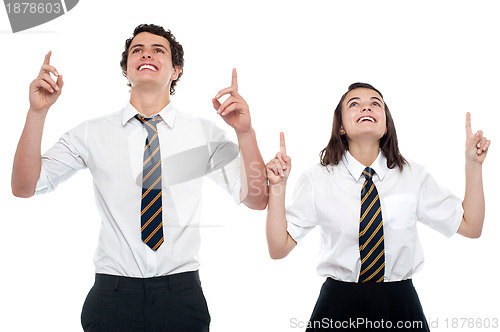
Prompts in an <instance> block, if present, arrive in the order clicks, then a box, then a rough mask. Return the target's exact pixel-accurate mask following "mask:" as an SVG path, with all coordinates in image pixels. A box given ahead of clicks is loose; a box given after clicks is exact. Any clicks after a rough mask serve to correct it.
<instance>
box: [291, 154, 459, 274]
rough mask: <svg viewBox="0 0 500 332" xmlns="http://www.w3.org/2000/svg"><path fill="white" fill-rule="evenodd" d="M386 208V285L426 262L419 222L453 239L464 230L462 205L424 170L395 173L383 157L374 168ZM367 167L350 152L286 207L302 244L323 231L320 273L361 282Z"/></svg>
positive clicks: (310, 177)
mask: <svg viewBox="0 0 500 332" xmlns="http://www.w3.org/2000/svg"><path fill="white" fill-rule="evenodd" d="M370 167H371V168H373V169H374V170H375V172H376V173H375V175H374V176H373V182H374V183H375V186H376V187H377V190H378V193H379V196H380V201H381V205H382V219H383V222H384V246H385V278H384V281H386V282H387V281H399V280H405V279H408V278H411V277H412V276H413V274H414V273H415V272H417V271H418V270H420V268H421V267H422V264H423V262H424V255H423V250H422V247H421V244H420V240H419V237H418V232H417V221H420V222H422V223H423V224H425V225H427V226H429V227H432V228H433V229H435V230H437V231H438V232H440V233H442V234H444V235H445V236H447V237H450V236H452V235H453V234H455V233H456V232H457V230H458V227H459V226H460V223H461V221H462V216H463V208H462V201H461V200H460V199H459V198H458V197H456V196H454V195H453V194H451V193H450V192H449V191H448V190H447V189H445V188H443V187H441V186H440V185H439V184H438V183H437V182H436V181H435V180H434V178H432V176H430V175H429V174H428V173H427V172H426V170H425V168H424V167H422V166H421V165H418V164H416V163H413V162H409V165H405V166H404V168H403V171H402V172H401V171H400V170H399V168H398V167H395V168H393V169H389V168H388V167H387V159H386V158H385V156H384V155H383V153H382V152H379V155H378V157H377V159H376V160H375V161H374V162H373V164H372V165H371V166H370ZM364 169H365V166H364V165H362V164H361V163H360V162H358V161H357V160H356V159H355V158H354V157H353V156H352V155H351V154H350V153H349V152H348V151H347V152H346V153H345V155H344V157H343V159H342V161H341V162H340V163H339V164H338V165H336V166H333V167H332V166H327V167H325V166H321V165H319V164H318V165H316V166H314V167H312V168H310V169H309V170H307V171H306V172H304V173H303V174H302V176H301V177H300V179H299V181H298V183H297V185H296V188H295V193H294V197H293V201H292V204H291V205H290V206H288V207H287V208H286V220H287V224H288V227H287V229H288V233H289V234H290V235H291V237H292V238H293V239H294V240H295V241H297V242H299V241H300V240H301V239H303V238H304V236H305V235H306V234H307V233H308V232H309V231H310V230H311V229H313V228H314V227H316V226H319V227H320V232H321V253H320V263H319V265H318V268H317V271H318V274H319V275H321V276H324V277H332V278H333V279H337V280H341V281H347V282H357V280H358V276H359V272H360V267H361V260H360V256H359V243H358V237H359V218H360V206H361V187H362V186H363V183H364V181H365V178H364V177H363V176H362V175H361V173H362V171H363V170H364Z"/></svg>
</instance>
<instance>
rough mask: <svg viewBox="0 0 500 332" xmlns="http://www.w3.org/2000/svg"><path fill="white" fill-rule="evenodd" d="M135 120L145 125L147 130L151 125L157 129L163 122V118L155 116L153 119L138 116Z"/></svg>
mask: <svg viewBox="0 0 500 332" xmlns="http://www.w3.org/2000/svg"><path fill="white" fill-rule="evenodd" d="M135 118H136V119H137V120H139V121H140V122H141V123H142V124H143V125H145V126H146V128H147V127H148V125H151V126H153V127H154V128H156V125H157V124H158V123H159V122H160V121H161V120H162V118H161V116H155V117H153V118H146V117H145V116H142V115H139V114H136V115H135Z"/></svg>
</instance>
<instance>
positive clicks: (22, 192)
mask: <svg viewBox="0 0 500 332" xmlns="http://www.w3.org/2000/svg"><path fill="white" fill-rule="evenodd" d="M11 187H12V195H14V196H15V197H19V198H29V197H32V196H33V195H34V194H35V190H34V189H33V190H31V188H21V187H17V186H14V185H12V186H11Z"/></svg>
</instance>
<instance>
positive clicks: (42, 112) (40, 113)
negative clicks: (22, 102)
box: [28, 107, 49, 119]
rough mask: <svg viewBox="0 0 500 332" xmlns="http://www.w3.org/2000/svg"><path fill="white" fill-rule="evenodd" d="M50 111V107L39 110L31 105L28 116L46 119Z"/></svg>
mask: <svg viewBox="0 0 500 332" xmlns="http://www.w3.org/2000/svg"><path fill="white" fill-rule="evenodd" d="M48 112H49V109H48V108H43V109H39V110H37V109H34V108H32V107H30V108H29V109H28V116H34V117H38V118H43V119H45V117H46V116H47V113H48Z"/></svg>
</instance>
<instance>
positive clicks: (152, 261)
mask: <svg viewBox="0 0 500 332" xmlns="http://www.w3.org/2000/svg"><path fill="white" fill-rule="evenodd" d="M136 114H138V111H137V110H136V109H135V108H134V107H133V106H132V105H131V104H130V102H129V103H128V104H127V106H126V107H125V108H124V109H123V110H121V111H119V112H116V113H113V114H110V115H107V116H104V117H101V118H97V119H93V120H89V121H86V122H84V123H82V124H81V125H79V126H77V127H76V128H74V129H72V130H70V131H69V132H67V133H66V134H64V135H63V136H62V137H61V138H60V139H59V141H58V142H57V143H56V144H55V145H54V146H53V147H52V148H51V149H49V150H48V151H47V152H46V153H45V154H44V155H43V156H42V171H41V174H40V178H39V179H38V183H37V187H36V194H40V193H47V192H50V191H52V190H54V189H55V188H56V186H57V185H58V184H59V183H61V182H63V181H65V180H67V179H68V178H69V177H71V176H72V175H73V174H75V172H76V171H78V170H80V169H83V168H88V169H89V170H90V173H91V174H92V178H93V182H94V191H95V196H96V203H97V210H98V212H99V215H100V217H101V219H102V220H101V231H100V234H99V242H98V247H97V250H96V253H95V257H94V264H95V270H96V273H106V274H112V275H120V276H129V277H153V276H161V275H167V274H173V273H180V272H186V271H195V270H197V269H198V267H199V260H198V252H199V248H200V232H199V224H200V213H201V186H202V182H203V178H204V175H208V176H209V177H210V178H211V179H213V180H214V181H215V182H216V183H217V184H219V185H220V186H221V187H223V188H224V189H225V190H226V191H227V192H229V194H231V195H232V197H233V199H234V200H235V201H236V202H237V203H240V188H241V184H240V159H239V156H238V154H239V149H238V146H237V145H235V144H234V143H232V142H231V141H229V140H227V139H226V137H225V134H224V132H223V131H222V130H220V129H219V128H217V127H216V126H215V125H214V124H213V123H212V122H210V121H207V120H205V119H201V118H198V117H194V116H191V115H188V114H186V113H183V112H181V111H179V110H177V109H176V108H175V107H174V106H173V105H172V103H170V104H168V105H167V106H166V107H165V108H164V109H163V110H161V112H160V113H158V115H159V116H161V117H162V119H163V120H164V121H161V122H160V123H158V126H157V128H158V136H159V139H160V149H161V150H160V151H161V157H162V191H163V195H162V206H163V229H164V236H165V242H164V243H163V244H162V245H161V246H160V248H158V250H157V251H153V250H151V248H149V247H148V246H147V245H146V244H144V242H142V240H141V195H142V194H141V189H142V163H143V151H144V145H145V141H146V137H147V131H146V129H145V128H144V126H143V125H142V123H140V122H139V121H138V120H137V119H135V118H134V116H135V115H136Z"/></svg>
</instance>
